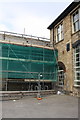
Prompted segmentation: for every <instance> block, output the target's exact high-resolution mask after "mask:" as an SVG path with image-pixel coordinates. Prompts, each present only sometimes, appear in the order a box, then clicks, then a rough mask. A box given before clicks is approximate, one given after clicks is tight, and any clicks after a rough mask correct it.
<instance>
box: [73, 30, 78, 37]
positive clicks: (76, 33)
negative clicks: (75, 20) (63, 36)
mask: <svg viewBox="0 0 80 120" xmlns="http://www.w3.org/2000/svg"><path fill="white" fill-rule="evenodd" d="M79 31H80V30H78V31H76V32H74V33H72V34H71V36H73V35H74V34H77V33H78V32H79Z"/></svg>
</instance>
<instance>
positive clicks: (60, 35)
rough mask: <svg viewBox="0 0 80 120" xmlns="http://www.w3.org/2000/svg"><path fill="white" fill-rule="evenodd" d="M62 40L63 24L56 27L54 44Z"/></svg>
mask: <svg viewBox="0 0 80 120" xmlns="http://www.w3.org/2000/svg"><path fill="white" fill-rule="evenodd" d="M63 39H64V36H63V24H60V25H58V27H57V35H56V42H59V41H61V40H63Z"/></svg>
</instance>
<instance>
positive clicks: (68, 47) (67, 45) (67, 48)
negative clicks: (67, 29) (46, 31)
mask: <svg viewBox="0 0 80 120" xmlns="http://www.w3.org/2000/svg"><path fill="white" fill-rule="evenodd" d="M66 51H67V52H68V51H70V43H67V44H66Z"/></svg>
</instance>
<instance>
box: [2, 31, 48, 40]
mask: <svg viewBox="0 0 80 120" xmlns="http://www.w3.org/2000/svg"><path fill="white" fill-rule="evenodd" d="M0 33H1V34H4V35H12V36H17V37H22V38H31V39H36V40H42V41H47V42H48V41H50V39H48V38H44V37H37V36H33V35H27V34H20V33H15V32H8V31H0Z"/></svg>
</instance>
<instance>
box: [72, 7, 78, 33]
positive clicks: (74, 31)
mask: <svg viewBox="0 0 80 120" xmlns="http://www.w3.org/2000/svg"><path fill="white" fill-rule="evenodd" d="M77 12H78V19H77V20H75V21H74V20H73V19H74V18H73V16H74V15H75V14H76V13H77ZM76 23H77V24H78V29H77V30H75V28H76V27H75V28H74V25H75V24H76ZM79 30H80V8H78V9H77V10H76V11H75V12H74V13H73V14H72V33H76V32H78V31H79Z"/></svg>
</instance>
